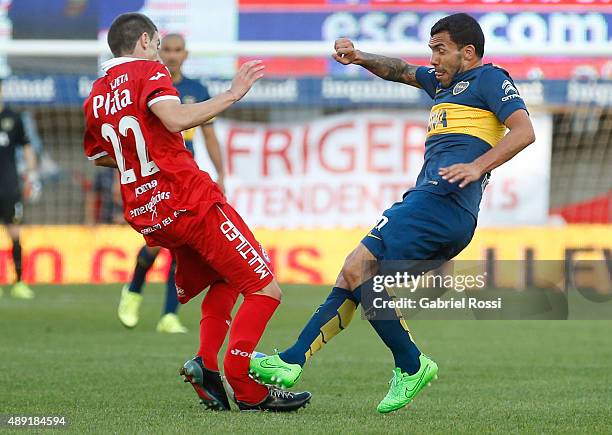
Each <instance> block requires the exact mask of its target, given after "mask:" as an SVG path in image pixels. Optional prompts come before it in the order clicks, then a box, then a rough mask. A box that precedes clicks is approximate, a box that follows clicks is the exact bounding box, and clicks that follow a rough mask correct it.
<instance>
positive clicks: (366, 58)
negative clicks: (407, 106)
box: [332, 38, 421, 88]
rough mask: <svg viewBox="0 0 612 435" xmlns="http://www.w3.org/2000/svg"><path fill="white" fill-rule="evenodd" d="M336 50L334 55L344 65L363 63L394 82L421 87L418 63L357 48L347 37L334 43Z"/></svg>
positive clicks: (363, 65)
mask: <svg viewBox="0 0 612 435" xmlns="http://www.w3.org/2000/svg"><path fill="white" fill-rule="evenodd" d="M334 49H335V50H336V52H335V53H334V54H332V57H333V58H334V59H335V60H336V61H337V62H340V63H341V64H342V65H349V64H351V63H353V64H355V65H361V66H362V67H364V68H365V69H367V70H368V71H370V72H372V73H374V74H376V75H377V76H378V77H380V78H383V79H385V80H389V81H392V82H399V83H405V84H407V85H411V86H415V87H417V88H420V87H421V85H419V83H418V82H417V79H416V71H417V68H418V65H411V64H409V63H406V62H404V61H403V60H401V59H395V58H392V57H386V56H379V55H377V54H372V53H366V52H363V51H360V50H357V49H355V45H354V44H353V41H351V40H350V39H346V38H340V39H336V43H335V44H334Z"/></svg>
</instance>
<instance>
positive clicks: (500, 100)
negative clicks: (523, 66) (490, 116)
mask: <svg viewBox="0 0 612 435" xmlns="http://www.w3.org/2000/svg"><path fill="white" fill-rule="evenodd" d="M480 93H481V97H482V99H483V100H484V101H485V103H486V104H487V106H488V107H489V109H491V112H493V113H494V114H495V116H497V119H499V120H500V121H501V122H505V121H506V119H507V118H508V117H509V116H510V115H512V114H513V113H514V112H516V111H517V110H520V109H523V110H525V111H527V107H526V106H525V102H524V101H523V98H522V97H521V96H520V94H519V92H518V90H517V89H516V86H515V85H514V81H513V80H512V78H511V77H510V75H509V74H508V73H507V72H506V71H504V70H503V69H501V68H492V69H490V70H488V71H485V72H484V73H483V74H482V76H481V82H480Z"/></svg>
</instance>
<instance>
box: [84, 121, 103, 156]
mask: <svg viewBox="0 0 612 435" xmlns="http://www.w3.org/2000/svg"><path fill="white" fill-rule="evenodd" d="M83 146H84V148H85V155H86V156H87V158H88V159H89V160H92V161H93V160H96V159H99V158H100V157H104V156H107V155H108V153H107V152H106V151H104V149H102V146H101V145H100V143H99V142H98V141H97V140H96V137H95V135H94V134H93V133H92V131H91V130H90V129H89V126H88V127H87V130H85V137H84V138H83Z"/></svg>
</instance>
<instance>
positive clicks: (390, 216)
mask: <svg viewBox="0 0 612 435" xmlns="http://www.w3.org/2000/svg"><path fill="white" fill-rule="evenodd" d="M475 229H476V219H475V218H474V216H472V214H471V213H469V212H468V211H467V210H465V209H464V208H462V207H461V206H459V205H458V204H457V203H456V202H455V201H454V200H453V199H452V198H450V197H449V196H443V195H436V194H434V193H431V192H426V191H422V190H413V191H410V192H408V193H407V194H406V196H404V199H403V201H401V202H396V203H395V204H393V205H392V206H391V208H388V209H387V210H385V212H384V213H383V217H382V218H381V219H380V220H379V221H378V224H377V225H376V226H375V227H374V228H373V229H372V230H371V231H370V232H369V233H368V234H367V235H366V237H364V238H363V240H362V241H361V243H363V244H364V245H365V246H366V248H368V250H369V251H370V252H371V253H372V254H373V255H374V256H375V257H376V258H377V259H378V260H443V261H447V260H450V259H451V258H453V257H455V256H456V255H457V254H459V252H461V251H462V250H463V249H464V248H465V247H466V246H467V245H468V243H470V241H471V240H472V236H473V235H474V230H475Z"/></svg>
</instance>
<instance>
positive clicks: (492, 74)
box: [411, 64, 527, 217]
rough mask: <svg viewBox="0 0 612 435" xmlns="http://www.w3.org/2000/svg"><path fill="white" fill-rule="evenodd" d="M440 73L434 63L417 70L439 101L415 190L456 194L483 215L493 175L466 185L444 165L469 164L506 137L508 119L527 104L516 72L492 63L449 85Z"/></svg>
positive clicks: (424, 85)
mask: <svg viewBox="0 0 612 435" xmlns="http://www.w3.org/2000/svg"><path fill="white" fill-rule="evenodd" d="M434 72H435V71H434V69H433V68H427V67H420V68H418V69H417V73H416V79H417V81H418V82H419V84H420V85H421V87H422V88H423V90H425V92H427V94H429V96H430V97H431V98H432V99H433V100H434V105H433V107H432V108H431V113H430V115H429V124H428V127H427V139H426V140H425V163H424V164H423V168H422V169H421V173H420V174H419V176H418V177H417V181H416V185H415V187H413V188H412V189H411V190H426V191H429V192H432V193H436V194H439V195H450V196H451V197H452V198H453V199H454V200H455V201H456V202H457V203H458V204H459V205H460V206H461V207H463V208H465V209H466V210H468V211H469V212H470V213H472V214H473V215H474V217H477V216H478V210H479V206H480V200H481V199H482V191H483V190H484V186H485V185H486V181H487V180H488V177H489V174H486V175H484V176H483V177H482V179H481V180H480V182H473V183H470V184H468V185H467V186H465V187H464V188H463V189H461V188H459V186H458V184H459V183H455V184H451V183H449V182H448V181H445V180H443V179H442V177H440V176H439V175H438V169H439V168H443V167H447V166H450V165H453V164H455V163H469V162H472V161H474V160H475V159H476V158H478V157H480V156H481V155H482V154H484V153H486V152H487V151H488V150H490V149H491V148H492V147H494V146H495V145H497V143H498V142H499V141H500V140H501V138H502V137H503V136H504V134H505V132H506V127H505V125H504V124H503V123H504V121H505V120H506V119H507V118H508V117H509V116H510V115H511V114H512V113H514V112H515V111H516V110H519V109H523V110H527V108H526V107H525V103H524V102H523V99H522V98H521V96H520V95H519V93H518V91H517V90H516V87H515V86H514V82H513V81H512V78H511V77H510V75H509V74H508V73H507V72H506V71H504V70H503V69H501V68H498V67H495V66H493V65H491V64H485V65H482V66H479V67H477V68H473V69H470V70H468V71H464V72H462V73H460V74H457V75H456V76H455V77H454V78H453V81H452V83H451V84H450V85H449V86H448V87H447V88H443V87H442V85H441V84H440V82H438V80H437V79H436V76H435V74H434Z"/></svg>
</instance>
